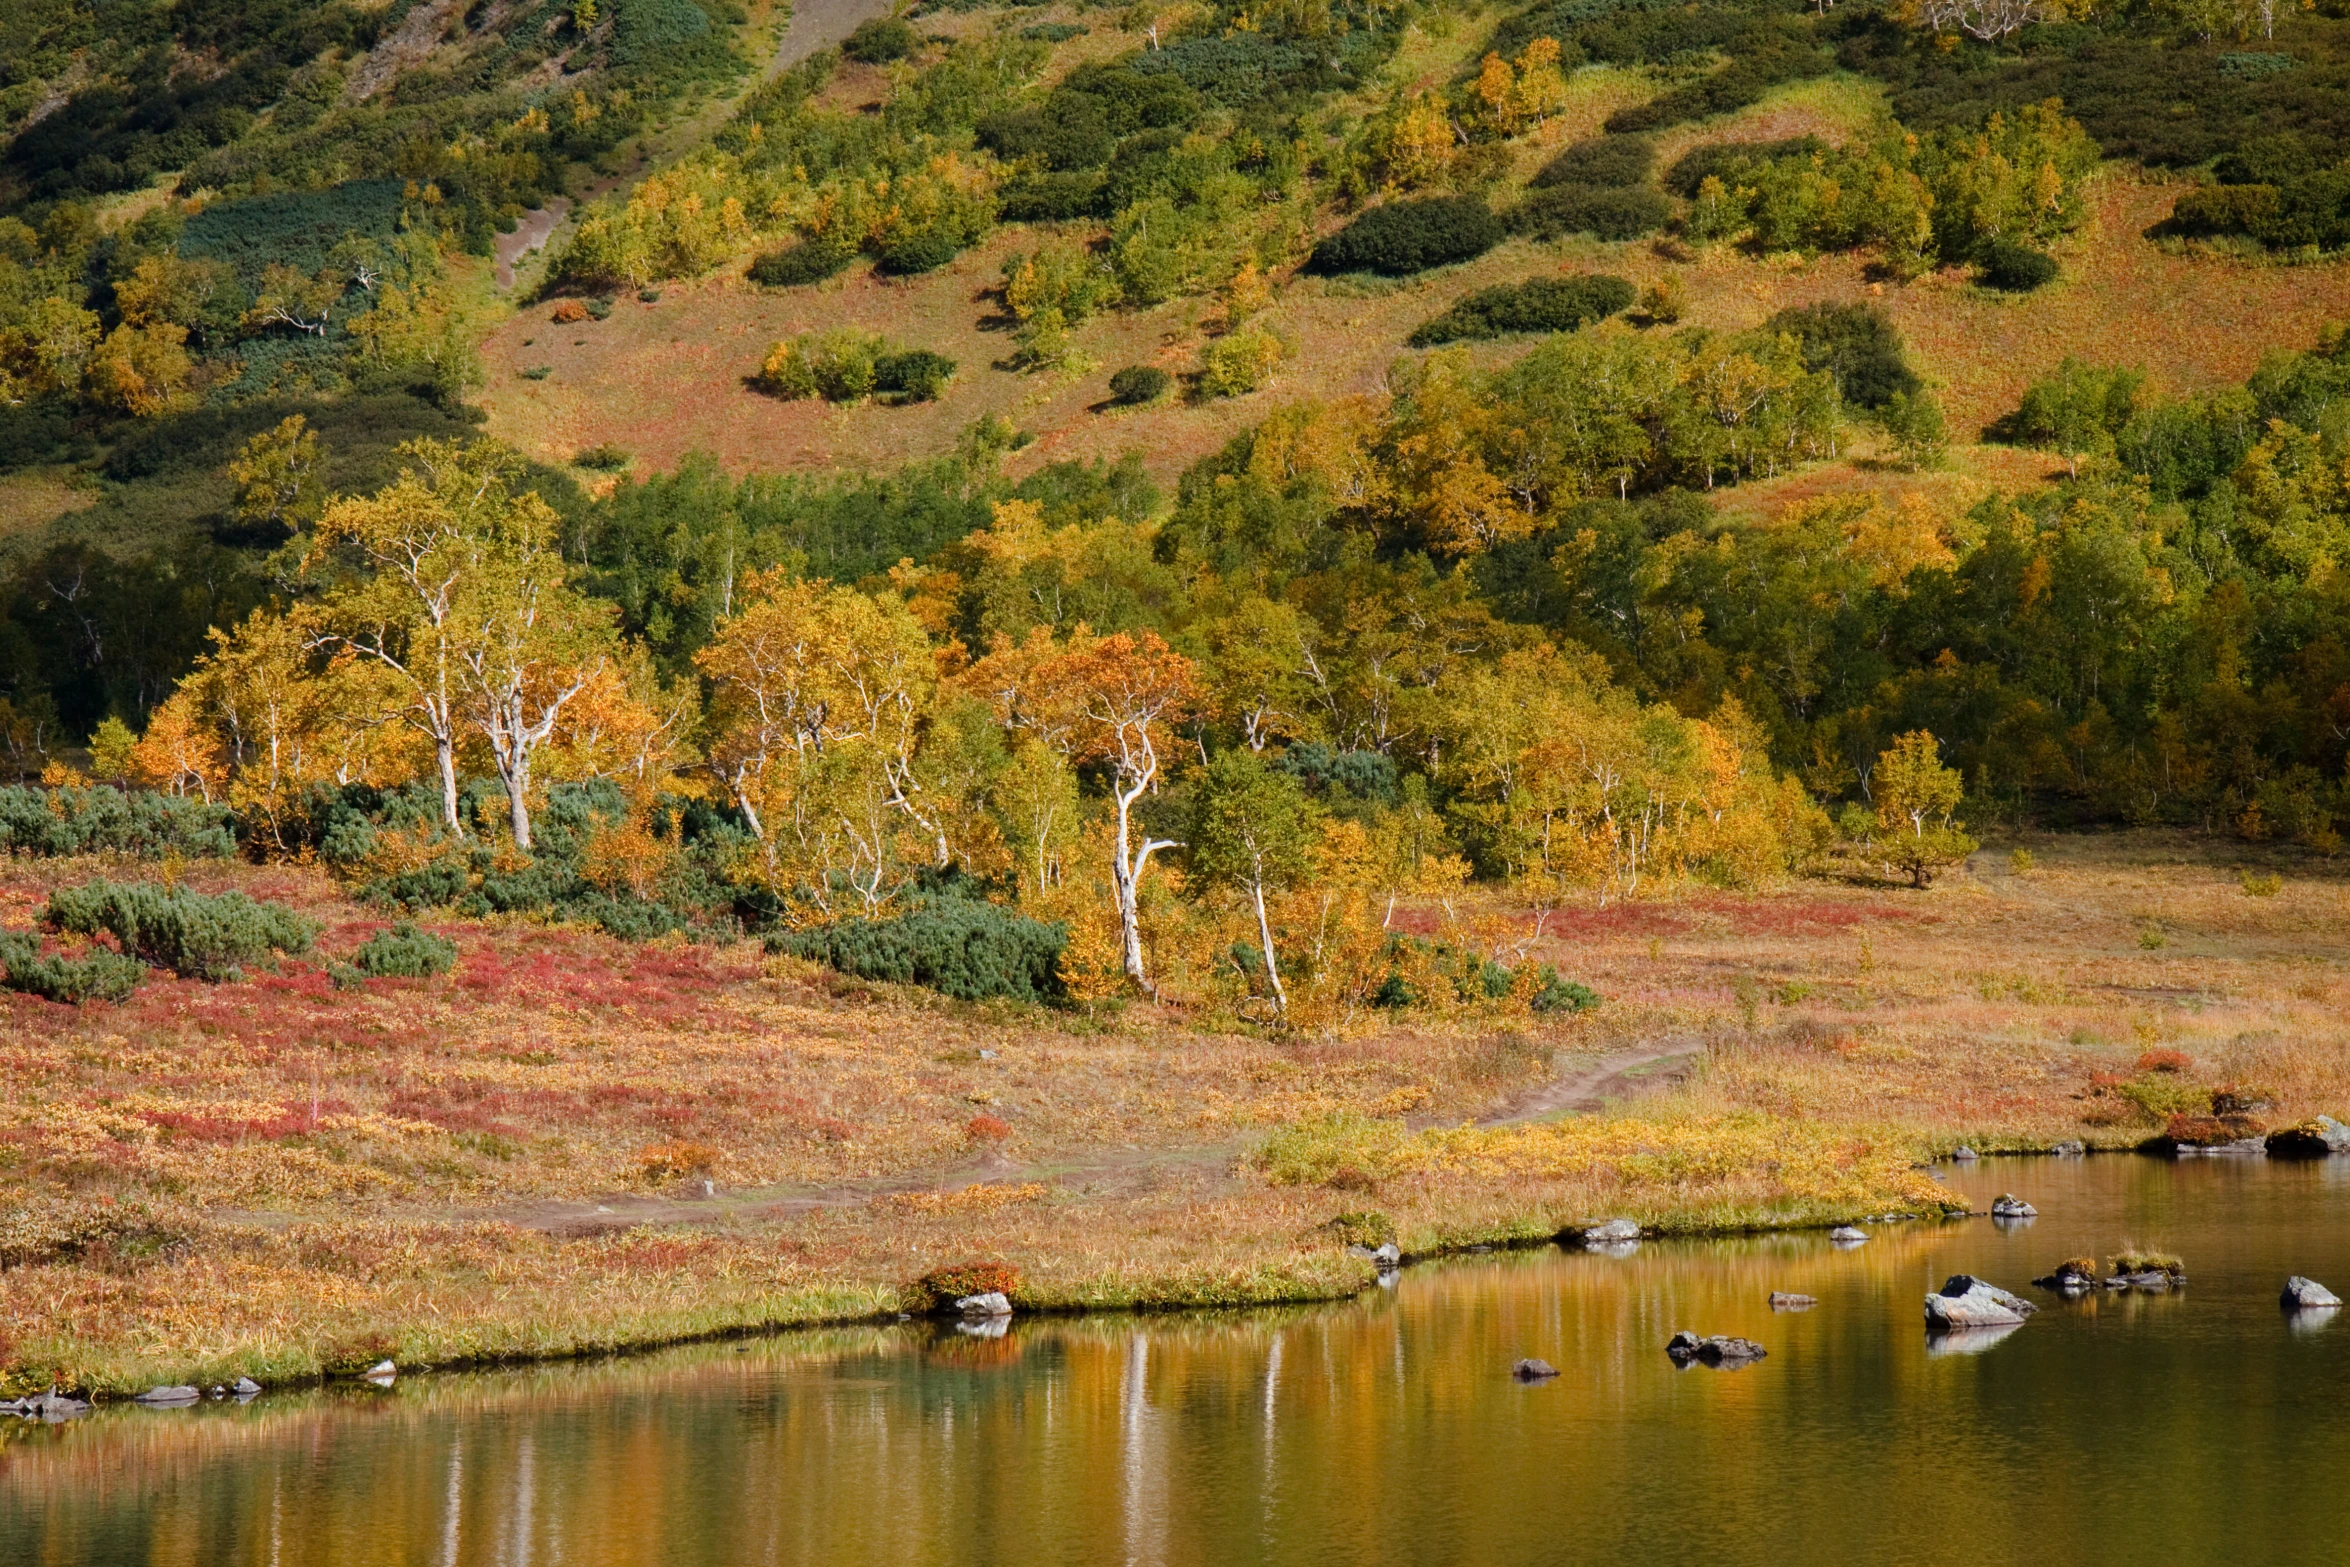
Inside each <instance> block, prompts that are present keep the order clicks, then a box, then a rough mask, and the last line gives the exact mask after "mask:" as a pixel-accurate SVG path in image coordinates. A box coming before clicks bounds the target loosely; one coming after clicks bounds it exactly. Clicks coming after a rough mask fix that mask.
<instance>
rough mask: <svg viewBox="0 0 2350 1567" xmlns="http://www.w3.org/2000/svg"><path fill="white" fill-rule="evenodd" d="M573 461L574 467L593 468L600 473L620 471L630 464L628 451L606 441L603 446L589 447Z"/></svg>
mask: <svg viewBox="0 0 2350 1567" xmlns="http://www.w3.org/2000/svg"><path fill="white" fill-rule="evenodd" d="M571 461H572V465H573V466H574V467H579V468H593V469H594V470H596V471H597V472H598V473H618V472H619V471H620V470H621V469H623V468H625V467H627V466H628V453H627V452H625V451H623V450H621V449H620V448H619V447H617V446H614V445H613V444H612V443H611V442H609V441H606V442H605V443H604V444H602V445H601V446H591V447H589V448H588V449H587V450H585V451H583V452H581V453H579V454H578V455H577V456H575V457H573V458H572V459H571Z"/></svg>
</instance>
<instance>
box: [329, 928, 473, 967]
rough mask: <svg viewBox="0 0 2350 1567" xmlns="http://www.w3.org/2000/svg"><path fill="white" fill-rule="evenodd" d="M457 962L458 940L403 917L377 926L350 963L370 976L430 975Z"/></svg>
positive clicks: (453, 965)
mask: <svg viewBox="0 0 2350 1567" xmlns="http://www.w3.org/2000/svg"><path fill="white" fill-rule="evenodd" d="M456 966H457V944H456V943H455V942H453V941H451V940H450V939H449V938H448V937H446V936H436V935H434V934H433V933H432V932H431V931H429V930H419V929H418V928H417V927H416V926H415V925H413V924H411V923H410V922H408V921H407V920H402V921H401V922H400V923H398V924H397V925H394V926H393V927H392V928H391V929H390V930H379V931H377V932H376V933H375V934H374V935H372V936H370V937H368V938H367V940H366V941H364V942H362V943H361V944H360V946H359V950H358V951H356V952H354V953H352V954H351V967H353V968H355V969H357V970H358V971H359V972H360V973H362V974H364V975H366V976H368V977H369V978H371V979H431V978H433V977H434V976H435V975H439V974H446V973H448V972H449V970H450V969H452V968H455V967H456Z"/></svg>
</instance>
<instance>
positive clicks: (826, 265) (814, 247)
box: [750, 239, 857, 288]
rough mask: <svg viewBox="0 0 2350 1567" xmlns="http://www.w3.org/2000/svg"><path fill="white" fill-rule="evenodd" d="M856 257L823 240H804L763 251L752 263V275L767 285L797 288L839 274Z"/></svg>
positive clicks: (759, 282) (756, 280)
mask: <svg viewBox="0 0 2350 1567" xmlns="http://www.w3.org/2000/svg"><path fill="white" fill-rule="evenodd" d="M856 259H857V253H856V252H855V251H853V250H849V249H846V248H844V247H842V246H839V245H833V244H827V243H826V242H824V241H822V240H814V239H804V240H802V241H800V242H799V243H798V244H796V245H786V246H784V247H783V248H782V249H780V250H770V251H766V252H764V253H762V254H761V255H760V256H759V258H758V259H757V260H756V261H753V262H752V263H751V271H750V278H751V281H752V282H754V283H758V284H761V285H763V286H765V287H767V288H797V287H799V286H800V285H802V284H805V283H821V282H823V281H824V280H825V279H826V278H828V277H838V276H839V275H840V274H841V273H843V272H845V271H847V270H848V265H849V263H850V262H852V261H854V260H856Z"/></svg>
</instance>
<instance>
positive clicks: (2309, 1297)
mask: <svg viewBox="0 0 2350 1567" xmlns="http://www.w3.org/2000/svg"><path fill="white" fill-rule="evenodd" d="M2277 1303H2278V1304H2279V1305H2281V1306H2283V1307H2284V1308H2285V1309H2286V1310H2287V1311H2316V1310H2320V1309H2322V1308H2325V1307H2329V1306H2339V1305H2340V1304H2342V1297H2341V1296H2339V1295H2337V1294H2335V1293H2334V1292H2333V1291H2332V1290H2330V1289H2327V1288H2326V1287H2325V1286H2324V1285H2323V1284H2320V1283H2318V1282H2317V1280H2315V1279H2305V1278H2303V1277H2302V1276H2301V1275H2300V1274H2298V1273H2296V1274H2294V1275H2293V1276H2292V1277H2291V1278H2289V1279H2287V1280H2285V1292H2284V1294H2283V1295H2282V1296H2280V1297H2278V1302H2277Z"/></svg>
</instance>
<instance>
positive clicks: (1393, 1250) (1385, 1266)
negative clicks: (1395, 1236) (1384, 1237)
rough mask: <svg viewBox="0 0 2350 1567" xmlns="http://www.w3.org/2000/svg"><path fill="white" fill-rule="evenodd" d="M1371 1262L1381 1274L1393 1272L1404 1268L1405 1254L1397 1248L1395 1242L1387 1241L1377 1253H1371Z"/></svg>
mask: <svg viewBox="0 0 2350 1567" xmlns="http://www.w3.org/2000/svg"><path fill="white" fill-rule="evenodd" d="M1371 1261H1372V1263H1373V1264H1374V1265H1375V1266H1377V1268H1378V1269H1379V1271H1380V1272H1382V1273H1387V1272H1391V1271H1392V1270H1394V1269H1396V1268H1400V1267H1402V1266H1403V1252H1402V1251H1401V1250H1399V1249H1398V1248H1397V1246H1396V1244H1395V1242H1393V1241H1386V1242H1383V1243H1382V1244H1381V1245H1380V1247H1379V1249H1378V1250H1377V1251H1375V1252H1373V1253H1371Z"/></svg>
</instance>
